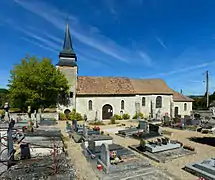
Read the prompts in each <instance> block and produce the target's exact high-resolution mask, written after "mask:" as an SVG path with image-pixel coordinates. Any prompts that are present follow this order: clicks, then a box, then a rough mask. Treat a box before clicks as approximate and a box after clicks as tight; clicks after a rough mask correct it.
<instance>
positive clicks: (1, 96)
mask: <svg viewBox="0 0 215 180" xmlns="http://www.w3.org/2000/svg"><path fill="white" fill-rule="evenodd" d="M7 101H8V90H7V89H0V109H1V108H2V107H3V106H4V103H5V102H7Z"/></svg>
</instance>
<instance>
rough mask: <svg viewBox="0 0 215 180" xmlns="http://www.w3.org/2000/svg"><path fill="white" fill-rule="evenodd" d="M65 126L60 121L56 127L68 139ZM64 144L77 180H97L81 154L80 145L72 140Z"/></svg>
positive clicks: (64, 123)
mask: <svg viewBox="0 0 215 180" xmlns="http://www.w3.org/2000/svg"><path fill="white" fill-rule="evenodd" d="M65 125H66V122H62V121H61V122H59V124H58V125H57V126H58V128H59V129H61V131H62V134H63V136H64V137H68V135H67V133H66V132H65ZM66 144H67V151H68V154H69V157H70V158H71V161H72V163H74V165H75V168H76V172H77V180H97V179H98V178H97V177H96V174H95V172H94V170H93V168H92V166H91V164H90V163H89V162H88V161H87V160H86V158H85V157H84V155H83V154H82V148H81V146H80V144H77V143H75V142H74V141H73V140H70V141H66Z"/></svg>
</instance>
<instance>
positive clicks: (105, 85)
mask: <svg viewBox="0 0 215 180" xmlns="http://www.w3.org/2000/svg"><path fill="white" fill-rule="evenodd" d="M77 94H78V95H118V94H122V95H123V94H135V91H134V88H133V86H132V84H131V82H130V80H129V79H128V78H117V77H92V76H78V86H77Z"/></svg>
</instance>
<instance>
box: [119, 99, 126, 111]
mask: <svg viewBox="0 0 215 180" xmlns="http://www.w3.org/2000/svg"><path fill="white" fill-rule="evenodd" d="M120 107H121V109H122V110H124V109H125V101H124V100H121V104H120Z"/></svg>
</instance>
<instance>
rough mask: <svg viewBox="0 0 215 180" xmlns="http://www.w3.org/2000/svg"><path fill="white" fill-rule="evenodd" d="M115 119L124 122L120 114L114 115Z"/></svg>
mask: <svg viewBox="0 0 215 180" xmlns="http://www.w3.org/2000/svg"><path fill="white" fill-rule="evenodd" d="M113 118H114V119H115V120H122V116H120V115H118V114H114V116H113Z"/></svg>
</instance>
